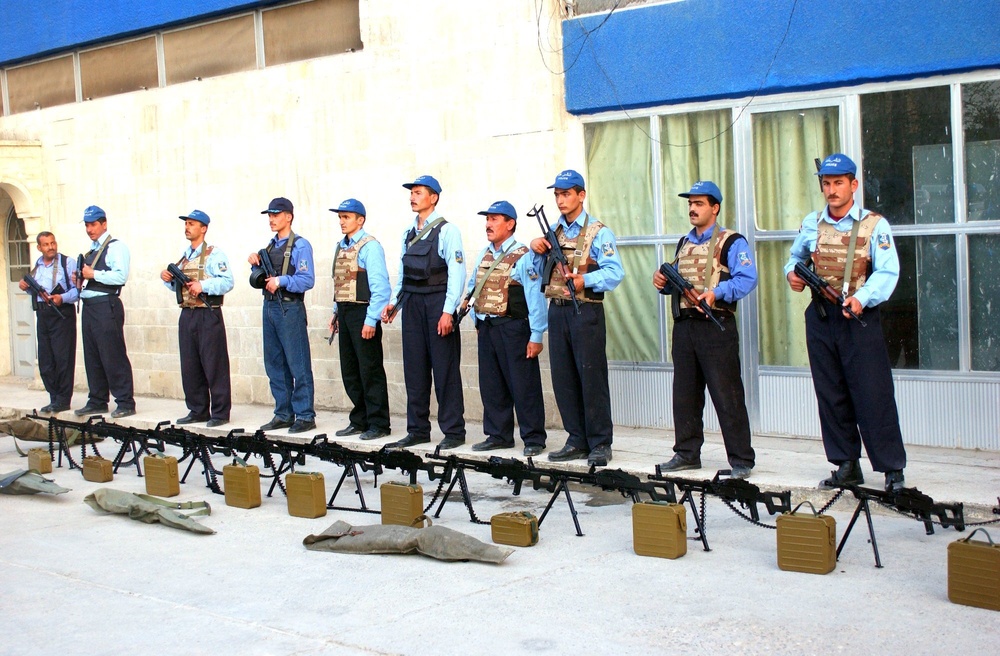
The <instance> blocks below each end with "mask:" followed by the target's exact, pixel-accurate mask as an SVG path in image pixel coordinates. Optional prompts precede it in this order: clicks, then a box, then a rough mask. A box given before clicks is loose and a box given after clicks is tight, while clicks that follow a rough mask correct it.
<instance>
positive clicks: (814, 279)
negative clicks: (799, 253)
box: [795, 262, 868, 328]
mask: <svg viewBox="0 0 1000 656" xmlns="http://www.w3.org/2000/svg"><path fill="white" fill-rule="evenodd" d="M795 275H797V276H798V277H799V278H802V281H803V282H804V283H805V284H806V285H807V286H808V287H809V288H810V289H812V290H813V291H814V292H816V293H817V294H819V295H820V296H822V297H823V298H824V299H825V300H826V301H828V302H829V303H831V304H833V305H836V306H837V307H839V308H840V309H842V310H843V311H844V312H847V314H849V315H851V317H852V318H853V319H857V321H858V323H860V324H861V327H862V328H864V327H867V326H868V324H867V323H865V322H864V320H863V319H862V318H861V317H860V316H858V314H857V313H856V312H855V311H854V310H852V309H851V308H850V307H849V306H847V305H844V301H845V299H844V295H843V294H838V293H837V291H836V290H835V289H834V288H833V287H832V286H831V285H830V283H828V282H827V281H826V280H824V279H823V277H822V276H820V275H819V274H818V273H816V272H815V271H813V270H812V269H810V268H809V267H807V266H806V265H804V264H802V263H801V262H796V263H795Z"/></svg>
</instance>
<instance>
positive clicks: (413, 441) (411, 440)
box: [386, 433, 431, 449]
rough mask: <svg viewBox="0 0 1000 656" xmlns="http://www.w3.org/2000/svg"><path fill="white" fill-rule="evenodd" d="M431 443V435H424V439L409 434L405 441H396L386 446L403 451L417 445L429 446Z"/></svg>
mask: <svg viewBox="0 0 1000 656" xmlns="http://www.w3.org/2000/svg"><path fill="white" fill-rule="evenodd" d="M430 441H431V436H430V435H424V436H422V437H417V436H416V435H413V434H412V433H407V434H406V437H404V438H403V439H401V440H396V441H395V442H390V443H389V444H386V446H388V447H392V448H398V449H402V448H404V447H408V446H415V445H417V444H427V443H428V442H430Z"/></svg>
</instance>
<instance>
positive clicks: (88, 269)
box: [80, 264, 94, 280]
mask: <svg viewBox="0 0 1000 656" xmlns="http://www.w3.org/2000/svg"><path fill="white" fill-rule="evenodd" d="M80 275H82V276H83V277H84V279H86V280H93V279H94V267H92V266H90V265H89V264H84V265H83V270H82V271H80Z"/></svg>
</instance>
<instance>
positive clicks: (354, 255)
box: [333, 235, 375, 304]
mask: <svg viewBox="0 0 1000 656" xmlns="http://www.w3.org/2000/svg"><path fill="white" fill-rule="evenodd" d="M370 241H375V238H374V237H372V236H371V235H365V236H364V237H363V238H361V239H359V240H358V243H356V244H353V245H351V246H349V247H348V248H341V247H340V244H339V243H338V244H337V249H336V251H335V252H334V254H333V300H334V301H335V302H337V303H365V304H367V303H368V301H370V300H371V297H372V294H371V289H369V287H368V272H367V271H366V270H364V269H362V268H360V267H359V266H358V255H360V254H361V249H362V248H363V247H364V245H365V244H367V243H368V242H370Z"/></svg>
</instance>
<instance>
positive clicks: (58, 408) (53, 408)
mask: <svg viewBox="0 0 1000 656" xmlns="http://www.w3.org/2000/svg"><path fill="white" fill-rule="evenodd" d="M66 410H69V404H68V403H53V404H52V405H50V406H49V410H48V411H49V412H51V413H53V414H55V413H57V412H65V411H66ZM42 412H45V410H43V411H42Z"/></svg>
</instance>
